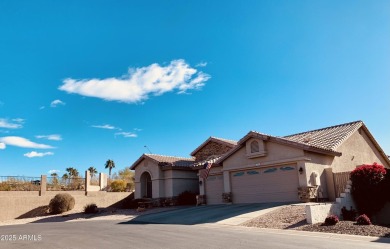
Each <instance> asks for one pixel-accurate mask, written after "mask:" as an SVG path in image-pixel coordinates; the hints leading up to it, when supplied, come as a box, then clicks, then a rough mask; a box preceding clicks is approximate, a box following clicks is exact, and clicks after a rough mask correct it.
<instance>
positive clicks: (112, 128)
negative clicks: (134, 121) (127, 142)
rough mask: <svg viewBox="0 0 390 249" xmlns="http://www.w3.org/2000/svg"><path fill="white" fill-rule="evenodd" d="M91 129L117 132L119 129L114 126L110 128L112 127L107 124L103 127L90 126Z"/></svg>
mask: <svg viewBox="0 0 390 249" xmlns="http://www.w3.org/2000/svg"><path fill="white" fill-rule="evenodd" d="M91 127H93V128H99V129H107V130H118V129H119V128H117V127H115V126H112V125H109V124H105V125H92V126H91Z"/></svg>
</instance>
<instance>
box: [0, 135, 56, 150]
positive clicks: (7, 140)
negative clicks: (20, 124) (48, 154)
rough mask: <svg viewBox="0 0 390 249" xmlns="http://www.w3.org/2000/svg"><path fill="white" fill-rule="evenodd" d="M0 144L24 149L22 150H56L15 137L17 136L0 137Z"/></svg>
mask: <svg viewBox="0 0 390 249" xmlns="http://www.w3.org/2000/svg"><path fill="white" fill-rule="evenodd" d="M0 143H3V144H5V145H11V146H16V147H22V148H33V149H53V148H54V147H52V146H50V145H46V144H38V143H34V142H32V141H30V140H28V139H26V138H23V137H15V136H9V137H0Z"/></svg>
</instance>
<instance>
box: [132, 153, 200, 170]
mask: <svg viewBox="0 0 390 249" xmlns="http://www.w3.org/2000/svg"><path fill="white" fill-rule="evenodd" d="M145 158H149V159H151V160H153V161H155V162H156V163H167V166H175V167H191V165H192V164H193V163H194V162H195V159H194V158H192V157H191V158H186V157H177V156H164V155H157V154H143V155H142V156H141V157H140V158H138V160H137V161H135V162H134V163H133V164H132V165H131V166H130V169H131V170H134V169H135V168H136V166H137V165H138V164H139V163H140V162H141V161H142V160H143V159H145Z"/></svg>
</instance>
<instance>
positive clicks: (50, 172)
mask: <svg viewBox="0 0 390 249" xmlns="http://www.w3.org/2000/svg"><path fill="white" fill-rule="evenodd" d="M59 172H61V170H58V169H51V170H49V171H48V172H47V173H49V174H53V173H59Z"/></svg>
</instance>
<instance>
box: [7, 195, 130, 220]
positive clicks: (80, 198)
mask: <svg viewBox="0 0 390 249" xmlns="http://www.w3.org/2000/svg"><path fill="white" fill-rule="evenodd" d="M58 193H68V194H70V195H72V196H73V197H74V198H75V202H76V203H75V207H74V209H75V210H80V211H82V210H83V208H84V206H85V205H87V204H90V203H95V204H96V205H97V206H98V207H109V206H112V205H114V204H116V203H118V202H120V201H121V200H123V199H124V198H126V197H127V196H129V195H130V193H129V192H105V191H99V192H88V193H87V195H86V194H85V192H84V191H47V192H46V194H45V195H44V196H39V191H0V221H4V220H11V219H16V218H18V217H21V216H23V215H25V214H27V213H29V212H33V210H34V209H38V208H39V207H42V206H47V205H49V202H50V200H51V199H52V198H53V197H54V196H55V195H56V194H58Z"/></svg>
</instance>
